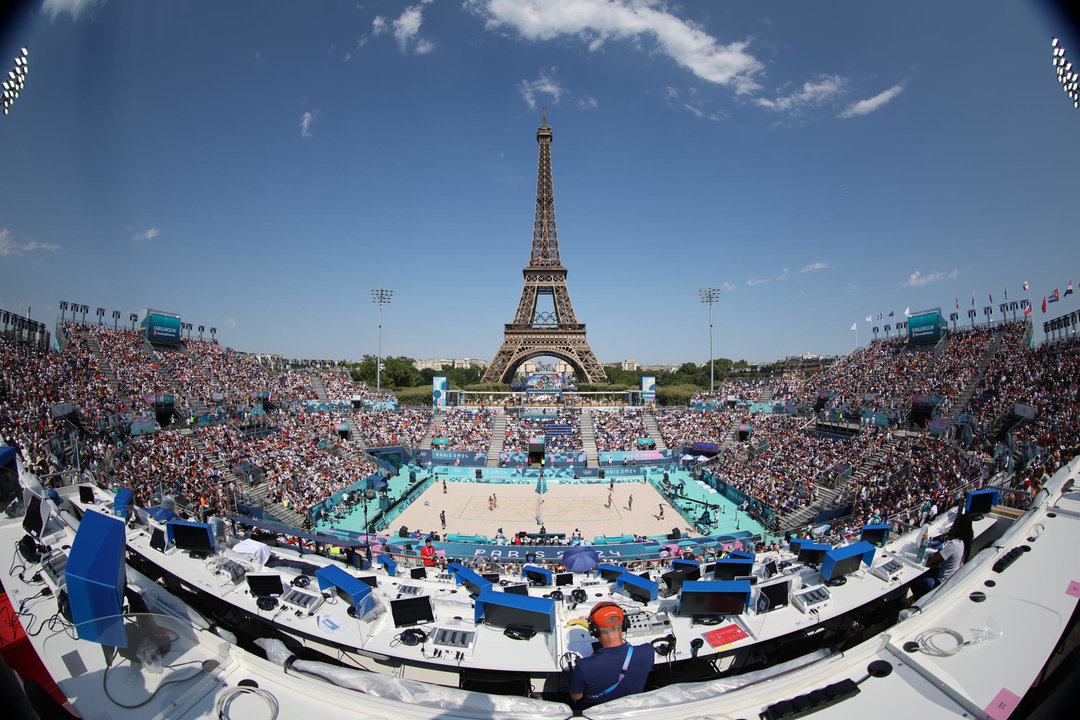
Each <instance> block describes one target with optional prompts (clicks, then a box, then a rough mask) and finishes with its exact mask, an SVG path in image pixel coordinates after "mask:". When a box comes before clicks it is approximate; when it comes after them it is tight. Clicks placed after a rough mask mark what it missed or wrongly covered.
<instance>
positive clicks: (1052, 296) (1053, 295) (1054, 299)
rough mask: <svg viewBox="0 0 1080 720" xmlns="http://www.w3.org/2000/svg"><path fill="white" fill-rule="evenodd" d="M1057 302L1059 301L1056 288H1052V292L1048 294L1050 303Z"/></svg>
mask: <svg viewBox="0 0 1080 720" xmlns="http://www.w3.org/2000/svg"><path fill="white" fill-rule="evenodd" d="M1058 300H1060V298H1059V297H1058V291H1057V288H1054V292H1052V293H1050V302H1057V301H1058Z"/></svg>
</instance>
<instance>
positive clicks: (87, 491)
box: [79, 485, 94, 505]
mask: <svg viewBox="0 0 1080 720" xmlns="http://www.w3.org/2000/svg"><path fill="white" fill-rule="evenodd" d="M79 502H81V503H82V504H83V505H93V504H94V488H92V487H87V486H85V485H80V486H79Z"/></svg>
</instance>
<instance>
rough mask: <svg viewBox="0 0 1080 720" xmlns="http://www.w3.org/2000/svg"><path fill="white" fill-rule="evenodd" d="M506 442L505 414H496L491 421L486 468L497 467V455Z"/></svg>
mask: <svg viewBox="0 0 1080 720" xmlns="http://www.w3.org/2000/svg"><path fill="white" fill-rule="evenodd" d="M505 441H506V413H496V414H495V415H494V417H493V418H492V420H491V443H490V444H489V445H488V451H487V463H485V464H486V465H487V466H488V467H499V455H500V453H502V451H503V443H504V442H505Z"/></svg>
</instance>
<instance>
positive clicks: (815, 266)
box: [799, 262, 829, 273]
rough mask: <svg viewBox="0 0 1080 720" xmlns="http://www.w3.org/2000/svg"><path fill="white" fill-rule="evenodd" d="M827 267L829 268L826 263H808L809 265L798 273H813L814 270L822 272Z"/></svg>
mask: <svg viewBox="0 0 1080 720" xmlns="http://www.w3.org/2000/svg"><path fill="white" fill-rule="evenodd" d="M827 267H829V263H827V262H815V263H810V264H809V265H807V266H806V267H804V268H803V269H802V270H800V271H799V272H804V273H808V272H814V271H815V270H824V269H825V268H827Z"/></svg>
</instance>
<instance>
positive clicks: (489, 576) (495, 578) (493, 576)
mask: <svg viewBox="0 0 1080 720" xmlns="http://www.w3.org/2000/svg"><path fill="white" fill-rule="evenodd" d="M480 577H482V578H484V579H485V580H487V581H488V582H489V583H497V582H499V573H480Z"/></svg>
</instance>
